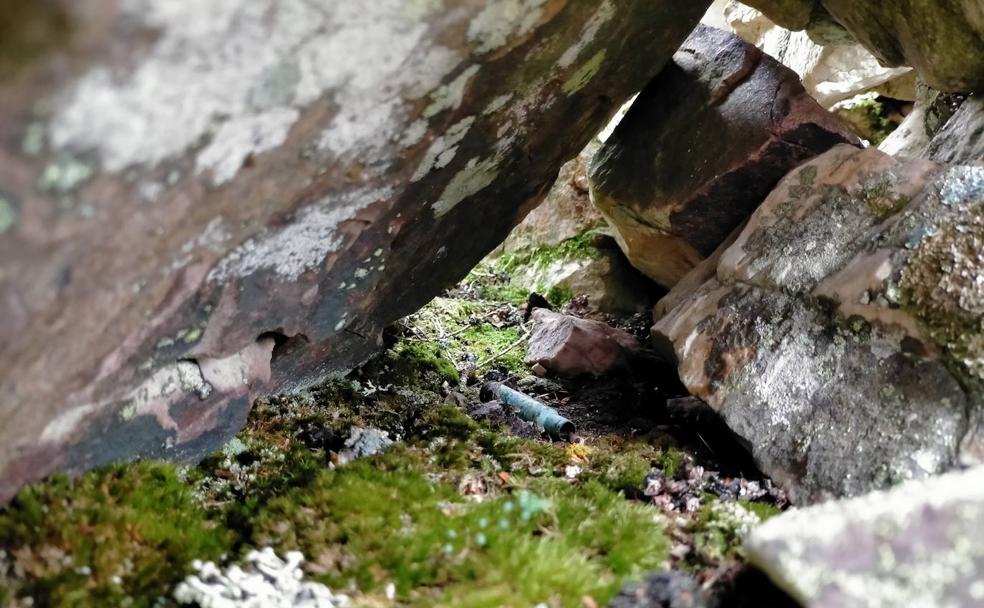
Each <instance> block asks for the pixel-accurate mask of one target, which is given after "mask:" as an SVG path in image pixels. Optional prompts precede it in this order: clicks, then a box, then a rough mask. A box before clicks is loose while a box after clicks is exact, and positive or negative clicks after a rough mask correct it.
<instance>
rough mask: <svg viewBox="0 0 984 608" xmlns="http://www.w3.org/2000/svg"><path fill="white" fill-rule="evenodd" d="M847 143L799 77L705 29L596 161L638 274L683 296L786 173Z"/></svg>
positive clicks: (608, 214)
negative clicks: (680, 285) (691, 275)
mask: <svg viewBox="0 0 984 608" xmlns="http://www.w3.org/2000/svg"><path fill="white" fill-rule="evenodd" d="M846 141H850V142H856V141H857V138H856V137H854V136H853V135H851V134H850V133H849V132H848V131H847V130H846V128H845V127H843V125H842V124H841V123H840V122H839V121H838V120H837V119H836V118H835V117H833V116H832V115H830V114H829V113H827V112H826V111H825V110H823V109H822V108H821V107H820V106H818V105H817V103H816V101H814V100H813V99H811V98H810V97H809V95H807V94H806V92H805V91H804V90H803V87H802V85H801V84H800V82H799V79H798V78H797V77H796V74H794V73H793V72H792V71H790V70H789V69H787V68H785V67H783V66H782V65H780V64H778V63H776V62H775V60H773V59H772V58H770V57H767V56H764V55H763V54H762V52H761V51H759V50H758V49H756V48H755V47H754V46H752V45H750V44H748V43H746V42H743V41H742V40H741V39H740V38H738V37H737V36H735V35H734V34H729V33H726V32H723V31H721V30H716V29H714V28H710V27H707V26H703V25H702V26H700V27H699V28H698V29H697V30H695V31H694V33H693V34H692V35H691V36H690V37H689V38H688V39H687V41H686V42H685V43H684V45H683V46H682V47H681V49H680V51H678V52H677V53H676V54H675V55H674V57H673V63H672V64H670V65H669V66H667V68H666V69H665V70H664V71H663V72H662V73H661V74H660V76H659V77H658V78H656V79H655V80H654V81H653V82H652V83H650V84H649V86H647V87H646V88H645V89H644V90H643V92H642V93H641V94H640V95H639V97H638V98H637V99H636V101H635V103H633V105H632V108H631V109H630V110H629V112H628V114H627V115H626V117H625V118H624V119H623V120H622V122H621V123H620V124H619V126H618V128H616V129H615V132H614V133H613V134H612V136H611V137H610V138H609V139H608V141H607V142H606V143H605V145H604V146H603V147H602V148H601V150H600V151H599V152H598V154H596V155H595V158H594V159H593V161H592V163H591V169H590V182H591V195H592V200H593V201H594V202H595V204H596V205H597V206H598V208H599V209H601V212H602V214H604V216H605V218H606V219H607V220H608V222H609V224H611V226H612V227H613V228H614V229H615V232H616V238H617V239H618V241H619V245H620V246H621V247H622V250H623V251H624V252H625V254H626V256H627V257H628V258H629V260H630V261H631V262H632V264H633V265H634V266H635V267H636V268H638V269H639V270H640V271H642V272H643V273H645V274H646V275H648V276H649V277H651V278H652V279H654V280H655V281H656V282H658V283H660V284H662V285H665V286H672V285H673V284H674V283H676V282H677V281H678V280H680V278H681V277H683V275H685V274H686V273H687V272H688V271H689V270H690V269H691V268H693V267H694V266H695V265H696V264H698V263H699V262H700V261H701V260H702V259H703V258H704V257H705V256H707V255H709V254H710V253H711V252H713V251H714V249H715V248H716V247H717V246H718V245H719V244H720V243H721V241H723V240H724V238H725V237H727V236H728V234H729V233H730V232H731V231H732V230H734V228H735V227H736V226H737V225H738V224H740V223H741V222H742V221H743V220H744V219H745V218H747V217H748V216H749V215H750V214H751V212H752V211H753V210H754V209H755V207H757V206H758V204H759V203H760V202H761V201H762V199H764V198H765V196H766V195H767V194H768V193H769V191H770V190H771V189H772V188H773V187H774V186H775V184H776V182H778V181H779V179H780V178H782V176H783V175H785V174H786V172H787V171H789V170H790V169H792V168H793V167H795V166H796V165H797V164H799V163H800V162H802V161H804V160H806V159H808V158H811V157H813V156H815V155H817V154H819V153H820V152H823V151H824V150H827V149H828V148H830V147H831V146H833V145H835V144H838V143H842V142H846Z"/></svg>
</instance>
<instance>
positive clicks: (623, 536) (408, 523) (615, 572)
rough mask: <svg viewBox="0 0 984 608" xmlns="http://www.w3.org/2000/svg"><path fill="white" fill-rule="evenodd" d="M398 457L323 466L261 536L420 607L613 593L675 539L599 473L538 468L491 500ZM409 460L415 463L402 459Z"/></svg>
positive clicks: (269, 517)
mask: <svg viewBox="0 0 984 608" xmlns="http://www.w3.org/2000/svg"><path fill="white" fill-rule="evenodd" d="M393 462H394V461H393V460H392V458H391V457H387V456H385V455H384V456H382V457H374V458H371V459H366V460H362V461H359V462H356V463H354V464H352V465H349V466H347V467H344V468H340V469H337V470H334V471H325V472H323V473H322V474H321V475H320V476H319V477H318V479H317V480H316V481H315V483H314V484H312V485H311V486H310V487H308V488H305V489H304V490H303V491H297V492H294V493H292V494H290V495H288V496H285V497H283V498H279V499H276V500H274V501H272V502H271V504H270V506H269V508H268V509H267V510H266V511H265V512H264V513H263V514H261V515H260V517H259V518H258V519H257V522H256V529H257V540H258V542H261V543H272V544H274V545H275V546H278V547H280V548H281V549H282V550H287V549H290V548H298V549H300V550H301V551H303V552H305V554H306V555H308V557H309V560H310V561H309V565H308V566H309V571H310V573H311V574H313V575H315V576H316V577H317V578H319V579H320V580H323V581H325V582H326V583H328V584H329V585H334V586H337V587H345V586H346V585H348V584H350V583H354V584H355V585H356V586H357V587H358V588H359V589H360V590H361V591H363V592H370V593H371V592H375V591H378V590H379V589H381V588H382V587H383V586H384V585H385V584H386V583H388V582H392V583H394V584H395V585H396V589H397V592H398V594H399V598H400V600H401V601H404V602H408V603H410V604H412V605H420V606H433V605H438V606H462V605H467V606H501V605H514V606H525V605H535V604H537V603H539V602H551V603H557V604H561V605H576V604H578V603H579V602H580V601H581V598H582V597H584V596H591V597H593V598H594V599H595V600H596V601H598V602H599V603H603V602H606V601H607V600H608V599H610V598H611V596H612V595H614V593H615V592H616V591H617V590H618V588H619V587H620V585H621V584H622V582H623V581H624V580H625V579H626V578H627V577H633V576H638V575H640V574H642V573H643V572H645V571H646V570H652V569H654V568H658V567H660V566H662V565H663V563H664V561H665V559H666V554H667V541H666V539H665V537H664V535H663V534H662V529H661V526H660V525H659V524H658V523H657V522H656V520H655V518H654V517H653V512H652V510H651V508H649V507H647V506H645V505H642V504H639V503H634V502H629V501H626V500H625V499H624V498H623V497H622V496H620V495H619V494H616V493H614V492H612V491H610V490H609V489H608V488H605V487H604V486H602V485H601V484H598V483H596V482H587V483H585V484H583V485H573V484H570V483H568V482H567V481H565V480H562V479H557V478H553V477H542V478H526V480H525V481H524V482H523V487H521V488H519V487H517V488H516V489H515V490H514V491H513V492H512V493H511V494H506V495H502V496H500V497H498V498H493V499H489V498H487V499H486V500H485V501H482V502H473V501H465V500H462V497H461V496H460V494H459V492H458V490H457V488H455V487H454V486H453V485H451V484H447V483H435V482H433V481H432V477H431V475H429V474H428V472H427V471H426V470H425V469H416V470H414V469H407V468H405V467H402V466H401V468H400V469H399V470H397V469H394V468H391V467H390V464H391V463H393ZM398 462H401V463H403V462H406V461H405V459H402V458H401V459H399V461H398Z"/></svg>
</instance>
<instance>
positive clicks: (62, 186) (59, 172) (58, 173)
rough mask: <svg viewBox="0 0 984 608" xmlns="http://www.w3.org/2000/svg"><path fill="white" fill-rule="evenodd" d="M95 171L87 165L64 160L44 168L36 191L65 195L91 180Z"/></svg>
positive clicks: (67, 159) (70, 159)
mask: <svg viewBox="0 0 984 608" xmlns="http://www.w3.org/2000/svg"><path fill="white" fill-rule="evenodd" d="M94 173H95V171H94V169H93V168H92V167H90V166H89V165H87V164H85V163H83V162H80V161H78V160H75V159H73V158H66V159H64V160H61V161H59V162H56V163H52V164H50V165H48V166H47V167H45V169H44V172H43V173H42V174H41V177H40V178H38V190H41V191H42V192H54V193H56V194H66V193H68V192H71V191H72V190H74V189H76V188H78V187H79V186H81V185H82V184H84V183H85V182H87V181H89V180H90V179H92V176H93V175H94Z"/></svg>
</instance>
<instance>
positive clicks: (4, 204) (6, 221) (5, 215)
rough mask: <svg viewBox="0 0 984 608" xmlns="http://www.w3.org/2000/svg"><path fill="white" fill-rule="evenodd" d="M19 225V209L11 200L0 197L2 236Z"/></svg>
mask: <svg viewBox="0 0 984 608" xmlns="http://www.w3.org/2000/svg"><path fill="white" fill-rule="evenodd" d="M16 223H17V208H16V207H14V204H13V203H11V202H10V201H9V200H7V199H6V198H4V197H3V196H0V234H3V233H4V232H7V231H8V230H10V229H11V228H12V227H13V226H14V224H16Z"/></svg>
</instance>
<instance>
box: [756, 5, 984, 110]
mask: <svg viewBox="0 0 984 608" xmlns="http://www.w3.org/2000/svg"><path fill="white" fill-rule="evenodd" d="M746 4H749V5H751V6H754V7H755V8H757V9H759V10H761V11H762V12H764V13H765V14H766V15H768V16H769V17H771V18H772V19H773V20H774V21H775V22H776V23H778V24H780V25H782V26H784V27H788V28H790V29H804V28H807V27H810V26H813V25H814V24H815V23H816V22H817V20H821V19H823V18H825V16H826V15H828V14H829V15H830V16H832V17H833V18H834V19H835V20H836V21H837V23H839V24H840V25H842V26H843V27H844V28H846V29H847V30H848V31H849V32H850V33H851V34H852V35H853V36H854V37H855V38H856V39H857V40H858V41H859V42H860V43H861V44H863V45H864V46H865V47H867V48H868V50H870V51H871V52H872V53H874V55H875V56H876V57H877V58H878V59H879V61H881V62H882V64H884V65H886V66H901V65H910V66H912V67H914V68H916V70H918V72H919V75H920V76H921V77H922V79H923V80H925V81H926V82H927V83H929V84H930V85H931V86H932V87H933V88H936V89H939V90H942V91H948V92H972V91H979V90H982V89H984V10H982V9H981V7H980V5H979V4H978V3H976V2H970V1H962V0H888V1H886V0H747V1H746ZM807 15H810V17H809V18H805V16H807Z"/></svg>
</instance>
